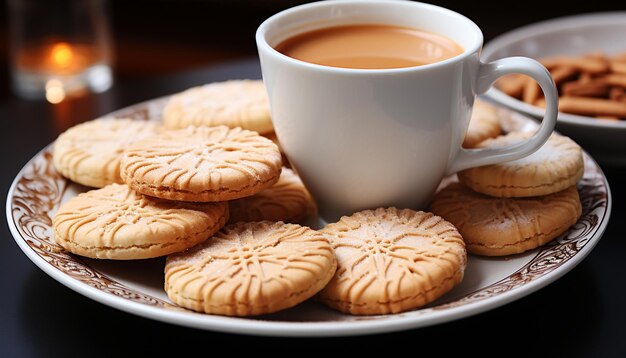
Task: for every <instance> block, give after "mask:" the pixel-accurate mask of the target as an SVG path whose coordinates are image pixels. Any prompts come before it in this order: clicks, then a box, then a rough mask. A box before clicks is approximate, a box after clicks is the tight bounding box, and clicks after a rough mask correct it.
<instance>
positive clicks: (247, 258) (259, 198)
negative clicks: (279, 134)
mask: <svg viewBox="0 0 626 358" xmlns="http://www.w3.org/2000/svg"><path fill="white" fill-rule="evenodd" d="M500 132H501V129H500V126H499V122H498V118H497V115H496V113H495V110H494V109H493V108H492V107H490V106H488V105H485V104H483V103H477V105H476V107H475V112H474V113H473V118H472V122H471V125H470V130H469V132H468V136H467V138H466V141H465V143H464V146H466V147H475V146H478V147H482V146H491V145H500V144H501V143H505V144H508V143H509V142H511V141H515V140H521V139H522V138H525V136H527V135H526V134H516V133H514V134H508V135H506V136H502V137H498V138H496V139H492V140H485V139H487V138H490V137H495V136H498V135H499V134H500ZM272 136H274V135H273V129H272V125H271V119H270V117H269V108H268V104H267V97H266V96H265V92H264V89H263V85H262V83H261V82H260V81H227V82H223V83H214V84H210V85H206V86H202V87H197V88H192V89H190V90H188V91H185V92H182V93H180V94H178V95H175V96H173V97H172V98H171V99H170V101H169V103H168V104H167V106H166V107H165V110H164V112H163V125H161V124H156V123H152V122H144V121H131V120H127V119H98V120H94V121H91V122H87V123H84V124H81V125H79V126H76V127H74V128H71V129H70V130H68V131H67V132H65V133H64V134H62V135H61V136H60V137H59V138H58V140H57V141H56V143H55V150H54V155H53V156H54V160H53V162H54V164H55V166H56V168H57V169H58V171H59V172H60V173H61V174H62V175H64V176H66V177H67V178H69V179H71V180H73V181H75V182H77V183H79V184H82V185H87V186H91V187H96V188H100V189H96V190H91V191H87V192H85V193H83V194H80V195H78V196H76V197H74V198H72V199H70V200H69V201H67V202H66V203H64V204H63V205H62V206H61V208H60V209H59V210H58V212H57V213H56V215H55V217H54V220H53V224H54V225H53V226H54V235H55V240H56V242H57V243H59V245H61V246H62V247H64V248H65V249H67V250H68V251H70V252H72V253H75V254H78V255H82V256H86V257H91V258H99V259H113V260H132V259H145V258H153V257H159V256H166V255H167V256H168V258H167V260H166V263H165V269H164V270H165V290H166V292H167V294H168V296H169V297H170V299H171V300H172V301H173V302H175V303H177V304H178V305H180V306H182V307H185V308H189V309H192V310H195V311H199V312H205V313H211V314H222V315H234V316H247V315H259V314H266V313H272V312H276V311H278V310H282V309H286V308H289V307H292V306H294V305H297V304H299V303H301V302H303V301H305V300H307V299H309V298H311V297H313V296H315V295H317V298H318V300H319V301H321V302H323V303H325V304H326V305H328V306H329V307H332V308H334V309H337V310H339V311H342V312H345V313H350V314H386V313H397V312H402V311H406V310H410V309H415V308H418V307H421V306H423V305H425V304H427V303H430V302H432V301H433V300H435V299H437V298H438V297H440V296H441V295H443V294H444V293H446V292H448V291H449V290H451V289H452V288H453V287H455V286H456V285H457V284H458V283H459V282H461V280H462V279H463V274H464V270H465V266H466V263H467V254H466V248H465V246H466V245H467V247H468V248H469V250H470V251H471V252H475V253H480V254H509V253H514V252H521V251H519V250H521V249H517V248H518V247H520V248H522V249H524V250H526V249H529V248H532V247H533V245H535V246H536V245H540V244H542V243H544V242H545V241H546V240H549V239H550V238H552V237H554V236H556V235H558V234H560V233H561V232H562V231H563V230H565V229H566V228H567V227H569V225H571V224H572V223H573V222H574V221H575V220H576V219H577V217H578V216H579V215H580V202H579V201H578V196H577V192H576V189H575V187H572V185H574V184H575V183H576V181H577V180H578V178H580V175H581V174H582V157H580V148H578V147H577V146H575V144H573V142H571V141H569V140H568V139H566V138H563V137H560V136H553V138H551V139H550V141H549V143H548V146H547V147H545V148H544V149H542V150H540V151H539V152H537V153H536V154H534V155H533V156H531V157H529V158H526V159H524V160H522V161H517V162H512V163H510V165H509V164H507V165H503V166H502V167H501V168H499V167H496V168H493V167H491V168H490V167H483V168H477V169H472V170H470V171H466V172H464V173H461V174H460V178H461V180H462V181H463V182H464V183H466V185H467V186H469V187H471V188H472V189H473V190H476V191H481V192H485V193H486V194H487V195H483V194H479V193H476V192H474V191H473V190H472V189H469V188H467V187H466V186H461V185H460V184H458V183H457V184H454V185H452V186H449V187H448V188H446V189H444V190H443V191H441V192H440V193H439V194H438V195H437V197H436V198H435V201H434V202H433V211H435V212H436V213H439V214H440V215H441V216H443V217H444V218H445V219H447V220H449V221H450V222H452V224H451V223H450V222H448V221H445V220H444V219H442V218H441V217H439V216H436V215H434V214H431V213H426V212H422V211H413V210H409V209H402V210H401V209H396V208H379V209H375V210H365V211H362V212H358V213H355V214H353V215H351V216H346V217H343V218H341V219H340V220H339V222H337V223H333V224H329V225H328V226H326V227H325V228H324V229H322V230H320V231H315V230H313V229H311V228H308V227H306V226H301V225H299V224H298V223H301V222H302V220H304V219H305V218H306V217H308V216H311V214H312V213H314V212H315V205H314V204H313V200H312V198H311V196H310V195H309V194H308V192H307V191H306V189H305V187H304V185H303V184H302V182H301V181H300V179H299V178H298V176H297V175H296V174H295V173H294V172H293V171H291V170H290V169H287V168H283V167H282V160H281V153H280V151H279V147H278V146H277V145H276V144H275V143H273V142H272V140H271V139H268V138H267V137H272ZM274 140H275V136H274ZM554 152H556V153H560V154H559V155H558V156H557V157H556V158H554V157H553V153H554ZM548 153H549V155H548ZM553 162H554V163H553ZM556 164H558V166H557V165H556ZM498 168H499V169H498ZM493 179H495V180H496V181H495V182H494V181H493ZM553 192H554V193H553ZM574 194H575V195H574ZM489 195H492V196H494V195H495V196H499V197H492V196H489ZM536 195H545V196H543V197H541V198H537V197H536ZM519 196H532V198H517V197H519ZM512 197H516V198H512ZM576 204H577V205H578V206H576ZM540 205H549V207H548V208H543V207H541V210H539V208H540ZM576 209H577V210H578V211H576ZM566 219H567V220H566ZM286 222H288V223H286ZM453 224H454V225H456V226H457V227H458V228H459V230H457V228H455V226H453ZM498 230H499V231H498ZM459 231H460V232H461V233H459ZM461 234H463V237H462V236H461ZM494 242H496V243H495V244H494ZM512 248H515V249H512ZM516 250H517V251H516Z"/></svg>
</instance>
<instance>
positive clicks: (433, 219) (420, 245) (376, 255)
mask: <svg viewBox="0 0 626 358" xmlns="http://www.w3.org/2000/svg"><path fill="white" fill-rule="evenodd" d="M320 232H322V233H324V234H326V235H327V236H328V238H329V240H330V241H331V243H332V245H333V249H335V255H336V257H337V264H338V265H337V272H336V273H335V276H334V277H333V279H332V280H331V281H330V283H329V284H328V285H327V286H326V288H324V290H322V292H320V294H319V295H318V297H319V299H320V301H322V302H323V303H325V304H327V305H328V306H330V307H332V308H334V309H337V310H339V311H341V312H345V313H351V314H359V315H365V314H386V313H397V312H402V311H407V310H411V309H414V308H417V307H420V306H423V305H425V304H427V303H429V302H432V301H433V300H435V299H436V298H438V297H439V296H441V295H443V294H444V293H446V292H448V291H449V290H450V289H452V288H453V287H454V286H455V285H457V284H458V283H459V282H461V280H462V279H463V272H464V270H465V265H466V262H467V255H466V252H465V246H464V244H463V239H462V238H461V235H460V234H459V233H458V231H457V230H456V229H455V228H454V226H452V224H450V223H448V222H446V221H444V220H443V219H442V218H440V217H438V216H435V215H433V214H431V213H425V212H422V211H413V210H409V209H404V210H399V209H396V208H387V209H383V208H380V209H376V210H365V211H361V212H358V213H356V214H353V215H352V216H344V217H342V218H341V219H340V220H339V222H337V223H334V224H329V225H328V226H326V227H325V228H324V229H322V230H321V231H320Z"/></svg>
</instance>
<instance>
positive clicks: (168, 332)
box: [0, 60, 626, 357]
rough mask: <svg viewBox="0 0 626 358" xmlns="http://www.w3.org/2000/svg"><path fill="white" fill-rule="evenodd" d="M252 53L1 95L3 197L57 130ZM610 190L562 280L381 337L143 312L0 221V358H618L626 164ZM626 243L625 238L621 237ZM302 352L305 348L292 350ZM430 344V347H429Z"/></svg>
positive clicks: (625, 350)
mask: <svg viewBox="0 0 626 358" xmlns="http://www.w3.org/2000/svg"><path fill="white" fill-rule="evenodd" d="M259 77H260V69H259V65H258V62H257V61H256V60H249V61H241V62H233V63H229V64H226V65H222V66H218V67H212V68H207V69H201V70H196V71H193V72H188V73H182V74H179V75H171V76H166V77H160V78H154V79H151V80H146V81H141V82H137V83H132V82H131V83H117V84H116V85H115V86H114V87H113V89H111V90H110V91H108V92H106V93H103V94H100V95H95V96H89V97H83V98H80V99H76V100H71V101H67V102H63V103H61V104H60V105H56V106H53V105H49V104H46V103H43V102H29V101H22V100H17V99H12V100H6V101H4V102H1V103H0V153H1V154H0V158H1V159H0V161H1V162H0V164H1V168H2V170H1V171H0V188H1V189H2V202H3V203H4V202H5V201H6V194H7V191H8V188H9V185H10V183H11V181H12V180H13V178H14V176H15V175H16V174H17V172H18V171H19V170H20V168H21V167H22V166H23V165H24V164H25V163H26V162H27V161H28V160H29V159H30V158H31V157H32V156H33V155H34V154H35V153H37V152H38V151H39V150H40V149H41V148H42V147H43V146H45V145H46V144H48V143H50V142H51V141H53V140H54V138H55V137H56V136H57V135H58V134H59V133H60V132H61V131H63V130H65V129H66V128H68V127H70V126H72V125H74V124H76V123H80V122H83V121H85V120H89V119H92V118H94V117H96V116H99V115H103V114H106V113H107V112H110V111H112V110H114V109H117V108H121V107H124V106H127V105H130V104H133V103H137V102H139V101H143V100H148V99H151V98H155V97H159V96H163V95H166V94H170V93H173V92H177V91H181V90H183V89H186V88H188V87H190V86H193V85H198V84H202V83H206V82H211V81H219V80H226V79H233V78H259ZM603 169H604V171H605V173H606V175H607V177H608V179H609V183H610V185H611V188H612V193H613V199H614V200H613V213H612V216H611V220H610V222H609V225H608V228H607V230H606V232H605V234H604V236H603V238H602V240H601V241H600V243H599V244H598V245H597V246H596V248H595V249H594V250H593V251H592V252H591V254H590V255H589V256H588V257H587V258H586V259H585V260H584V261H583V262H582V263H581V264H579V265H578V266H577V267H576V268H574V269H573V270H572V271H571V272H570V273H568V274H567V275H565V276H564V277H563V278H561V279H559V280H558V281H556V282H554V283H552V284H551V285H549V286H547V287H545V288H543V289H541V290H540V291H538V292H536V293H534V294H531V295H530V296H527V297H525V298H522V299H520V300H518V301H516V302H513V303H510V304H508V305H506V306H504V307H500V308H497V309H494V310H492V311H489V312H486V313H483V314H480V315H477V316H473V317H470V318H465V319H462V320H458V321H455V322H450V323H445V324H440V325H437V326H433V327H428V328H421V329H416V330H411V331H406V332H399V333H391V334H384V335H378V336H366V337H351V338H337V339H317V340H308V341H301V340H296V339H290V340H282V341H280V345H277V344H276V343H277V342H279V339H278V338H267V337H249V336H237V335H228V334H220V333H213V332H207V331H200V330H195V329H190V328H184V327H178V326H173V325H168V324H165V323H161V322H157V321H152V320H149V319H145V318H140V317H137V316H134V315H131V314H128V313H124V312H121V311H118V310H116V309H113V308H110V307H107V306H104V305H102V304H99V303H97V302H94V301H92V300H90V299H88V298H85V297H83V296H81V295H79V294H78V293H75V292H73V291H71V290H70V289H68V288H66V287H65V286H63V285H61V284H60V283H58V282H56V281H55V280H53V279H52V278H50V277H48V276H47V275H46V274H45V273H44V272H42V271H41V270H40V269H39V268H37V267H36V266H35V265H34V264H33V263H31V262H30V261H29V259H28V258H27V257H26V256H25V255H24V254H23V253H22V252H21V251H20V249H19V248H18V246H17V245H16V243H15V242H14V241H13V238H12V237H11V234H10V233H9V230H8V227H7V225H6V218H5V217H4V215H2V220H3V223H2V225H0V235H1V236H0V290H1V291H2V292H1V293H0V312H1V313H0V357H12V356H19V357H23V356H57V355H59V356H60V355H67V354H70V355H79V354H80V355H83V354H89V355H103V356H105V355H106V356H110V355H112V354H114V353H116V352H122V353H125V354H129V355H130V354H132V353H144V354H150V353H165V352H169V351H171V352H177V353H179V354H181V353H184V352H185V351H187V350H197V349H198V348H200V349H204V350H205V352H206V354H212V353H211V346H212V345H216V344H219V345H227V346H229V347H231V349H235V350H237V351H241V350H245V349H253V350H256V351H258V352H260V351H263V352H272V351H276V350H277V349H279V350H280V349H281V347H284V344H287V343H295V344H297V345H299V346H302V347H307V348H306V349H307V352H308V350H316V351H317V350H319V351H325V350H326V349H328V348H332V349H333V350H338V349H341V348H344V344H343V343H344V342H345V348H350V349H351V350H354V349H357V348H368V349H369V348H370V347H375V346H379V345H382V346H383V347H384V346H389V344H393V345H398V346H397V347H398V348H399V349H400V347H401V349H402V350H404V348H406V347H409V348H413V349H415V353H416V354H423V352H424V351H425V350H424V349H426V348H424V347H427V348H431V349H432V348H435V349H436V350H439V349H440V350H441V351H442V353H451V352H452V351H459V352H467V353H468V354H469V352H477V353H480V354H485V355H508V354H511V353H513V354H516V355H517V354H520V355H524V356H530V355H535V356H547V355H548V354H556V355H557V356H565V357H566V356H598V357H611V356H615V357H617V356H621V357H624V356H626V325H625V321H626V305H625V303H626V285H625V282H626V280H625V279H624V274H625V273H626V240H624V238H623V237H624V235H625V234H624V231H626V226H625V224H624V218H625V216H624V215H625V211H626V189H625V188H624V184H626V181H625V180H626V170H624V168H622V169H619V168H610V167H604V168H603ZM622 240H624V241H622ZM300 349H302V348H300ZM431 349H428V350H431Z"/></svg>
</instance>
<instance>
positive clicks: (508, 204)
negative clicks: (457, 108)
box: [431, 132, 584, 256]
mask: <svg viewBox="0 0 626 358" xmlns="http://www.w3.org/2000/svg"><path fill="white" fill-rule="evenodd" d="M532 134H533V133H525V132H511V133H508V134H506V135H501V136H498V137H496V138H492V139H487V140H484V141H482V142H480V143H479V144H477V145H476V147H478V148H487V147H499V146H509V145H512V144H515V143H519V142H522V141H524V140H526V139H528V138H529V137H530V136H531V135H532ZM583 172H584V162H583V156H582V150H581V148H580V147H579V146H578V145H577V144H576V143H575V142H574V141H572V140H571V139H569V138H567V137H563V136H561V135H558V134H553V135H552V136H551V137H550V138H549V139H548V141H547V142H546V144H545V145H544V146H543V147H541V148H540V149H539V150H538V151H537V152H535V153H534V154H531V155H530V156H528V157H525V158H523V159H520V160H515V161H511V162H506V163H503V164H497V165H487V166H483V167H478V168H472V169H468V170H465V171H462V172H460V173H458V180H459V181H460V183H458V182H457V183H452V184H450V185H448V186H447V187H445V188H444V189H443V190H441V191H440V192H439V193H438V194H437V195H436V196H435V198H434V199H433V201H432V203H431V209H432V211H433V212H434V213H435V214H437V215H440V216H442V217H443V218H445V219H446V220H448V221H450V222H451V223H452V224H454V226H456V227H457V228H458V229H459V231H460V232H461V235H462V236H463V239H464V240H465V244H466V246H467V250H468V251H469V252H471V253H474V254H478V255H486V256H505V255H511V254H517V253H522V252H525V251H528V250H532V249H534V248H536V247H538V246H541V245H543V244H545V243H547V242H549V241H551V240H552V239H554V238H556V237H558V236H559V235H561V234H562V233H564V232H565V231H566V230H567V229H568V228H569V227H570V226H572V225H573V224H574V223H576V221H578V219H579V218H580V215H581V211H582V206H581V203H580V199H579V196H578V190H577V189H576V183H577V182H578V180H580V178H581V177H582V175H583Z"/></svg>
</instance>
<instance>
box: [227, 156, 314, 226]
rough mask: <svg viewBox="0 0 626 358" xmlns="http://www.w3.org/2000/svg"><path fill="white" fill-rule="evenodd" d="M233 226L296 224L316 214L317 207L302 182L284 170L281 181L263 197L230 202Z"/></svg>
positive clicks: (250, 197) (265, 192) (264, 193)
mask: <svg viewBox="0 0 626 358" xmlns="http://www.w3.org/2000/svg"><path fill="white" fill-rule="evenodd" d="M229 206H230V222H231V223H236V222H239V221H248V222H252V221H263V220H268V221H284V222H291V223H297V222H299V221H301V220H303V219H304V218H306V217H308V216H310V215H312V214H313V213H314V212H315V203H314V202H313V199H312V198H311V195H310V194H309V192H308V191H307V190H306V188H305V187H304V184H302V181H301V180H300V178H299V177H298V176H297V175H296V174H295V173H294V172H293V171H292V170H291V169H288V168H283V170H282V173H281V174H280V179H278V181H277V182H276V184H274V185H273V186H271V187H269V188H267V189H265V190H263V191H261V192H260V193H258V194H256V195H253V196H249V197H246V198H242V199H238V200H233V201H230V202H229Z"/></svg>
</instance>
